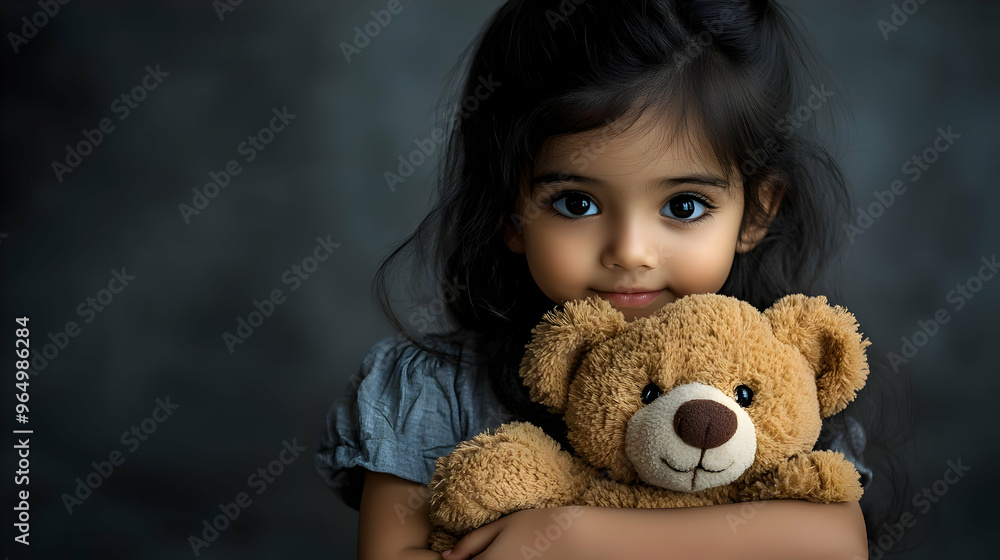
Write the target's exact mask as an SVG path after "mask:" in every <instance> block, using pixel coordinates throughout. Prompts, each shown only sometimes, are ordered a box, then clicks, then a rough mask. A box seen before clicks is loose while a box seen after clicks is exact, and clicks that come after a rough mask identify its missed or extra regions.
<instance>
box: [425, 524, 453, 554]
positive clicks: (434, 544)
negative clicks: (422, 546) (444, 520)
mask: <svg viewBox="0 0 1000 560" xmlns="http://www.w3.org/2000/svg"><path fill="white" fill-rule="evenodd" d="M427 542H428V544H429V545H430V547H431V550H433V551H434V552H444V551H446V550H448V549H450V548H455V544H456V543H457V542H458V537H456V536H454V535H451V534H450V533H448V532H446V531H442V530H441V529H435V530H433V531H431V536H430V538H429V539H428V541H427Z"/></svg>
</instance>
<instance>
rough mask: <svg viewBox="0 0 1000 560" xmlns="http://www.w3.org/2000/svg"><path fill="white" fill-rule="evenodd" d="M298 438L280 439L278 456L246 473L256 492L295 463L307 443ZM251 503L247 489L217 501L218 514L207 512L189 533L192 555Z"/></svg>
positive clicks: (262, 489)
mask: <svg viewBox="0 0 1000 560" xmlns="http://www.w3.org/2000/svg"><path fill="white" fill-rule="evenodd" d="M297 439H298V438H293V439H292V442H291V443H289V442H288V441H287V440H285V441H282V442H281V445H282V449H281V451H280V452H278V456H277V458H275V459H273V460H272V461H270V462H269V463H268V464H267V465H265V466H263V467H261V468H258V469H257V470H255V471H254V472H252V473H250V476H248V477H247V486H249V487H250V488H253V489H255V495H257V496H259V495H261V494H263V493H264V491H265V490H267V488H268V486H269V485H271V484H273V483H274V481H275V480H276V479H277V478H278V477H279V476H281V474H282V473H284V472H285V467H287V466H289V465H291V464H292V463H294V462H295V460H296V459H298V458H299V455H300V454H301V453H302V452H303V451H306V447H304V446H301V445H299V444H298V441H297ZM251 504H253V500H252V499H251V498H250V494H249V493H247V492H239V493H237V494H236V496H235V498H234V499H233V501H232V502H229V503H220V504H219V514H218V515H214V516H211V515H210V516H209V517H206V518H205V519H203V520H202V521H201V527H202V529H201V533H200V535H195V534H193V533H192V534H189V535H188V538H187V541H188V545H190V546H191V552H193V553H194V555H195V556H201V553H202V549H205V548H208V547H210V546H211V545H212V543H214V542H215V541H216V540H218V538H219V535H221V534H222V532H223V531H225V530H226V529H228V528H229V527H231V526H232V524H233V522H235V521H236V520H237V519H238V518H239V516H240V514H241V513H242V512H243V510H245V509H246V508H248V507H250V505H251Z"/></svg>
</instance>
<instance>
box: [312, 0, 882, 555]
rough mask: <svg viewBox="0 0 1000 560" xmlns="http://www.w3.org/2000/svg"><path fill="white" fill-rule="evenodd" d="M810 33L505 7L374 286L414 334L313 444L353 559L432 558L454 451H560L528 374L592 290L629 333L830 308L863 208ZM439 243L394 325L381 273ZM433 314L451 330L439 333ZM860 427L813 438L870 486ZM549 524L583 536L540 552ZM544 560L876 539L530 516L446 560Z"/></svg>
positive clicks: (701, 523)
mask: <svg viewBox="0 0 1000 560" xmlns="http://www.w3.org/2000/svg"><path fill="white" fill-rule="evenodd" d="M795 29H796V28H795V27H794V26H793V25H792V23H791V20H790V18H789V15H788V13H787V12H786V11H785V10H784V9H783V8H781V7H780V6H778V5H777V4H775V3H774V2H771V1H745V0H744V1H718V0H714V1H707V0H703V1H681V0H628V1H625V0H607V1H598V0H588V1H586V2H584V1H582V0H574V1H572V2H570V1H568V0H548V1H541V0H509V1H508V2H507V3H505V4H504V5H503V6H501V7H500V8H499V10H498V11H497V13H496V14H495V15H494V16H493V17H492V18H491V20H490V21H489V22H488V24H487V26H486V28H485V29H484V31H483V33H482V35H481V36H480V38H479V39H478V41H477V42H476V44H475V49H474V54H473V57H472V60H471V64H470V65H469V67H468V72H467V74H466V76H465V80H464V86H463V90H462V94H461V100H460V101H459V103H458V108H457V109H456V110H455V111H456V113H455V114H454V116H453V117H452V118H451V120H450V124H451V125H452V126H451V128H450V130H449V135H448V139H447V146H446V157H445V159H444V162H443V165H444V167H443V171H442V173H441V175H440V191H439V201H438V203H437V205H436V207H435V208H434V209H433V210H432V212H431V213H430V215H429V216H428V217H427V218H426V219H425V220H424V221H423V222H422V223H421V224H420V226H419V228H418V230H417V231H416V232H415V233H414V234H412V235H411V236H410V237H409V238H408V239H407V240H406V243H405V244H404V245H403V246H401V247H399V248H398V249H397V250H396V251H395V252H393V253H392V255H390V256H389V258H388V259H387V260H386V261H385V262H383V263H382V266H381V267H380V268H379V271H378V274H377V282H378V284H379V288H380V292H379V293H380V297H381V300H382V304H383V308H384V309H385V311H386V313H387V314H388V316H389V318H390V320H391V322H392V324H393V326H394V327H395V328H396V330H398V331H399V332H400V333H401V334H399V335H397V336H394V337H390V338H387V339H385V340H382V341H380V342H379V343H378V344H376V345H375V346H374V347H373V348H372V349H371V351H370V352H369V353H368V355H367V356H366V357H365V359H364V361H363V363H362V367H361V372H360V376H359V377H356V378H355V379H353V380H352V383H351V386H350V388H349V390H348V392H347V394H346V395H345V396H344V397H343V399H342V400H340V401H338V403H336V404H335V405H334V407H333V409H332V410H331V412H330V415H329V418H328V423H327V431H326V433H325V437H324V439H323V441H321V442H320V445H319V446H318V452H317V467H318V468H319V470H320V471H321V472H322V474H323V475H324V477H325V479H326V482H327V483H328V484H329V485H330V486H331V487H333V488H334V489H335V490H337V492H338V493H339V495H340V497H341V499H343V500H344V501H345V502H346V503H348V504H349V505H351V506H352V507H355V508H360V520H359V524H360V525H359V535H358V553H359V557H360V558H363V559H368V558H371V559H375V558H378V559H390V558H414V559H416V558H427V559H431V558H437V557H439V556H438V555H437V554H436V553H434V552H431V551H429V550H428V546H427V538H428V535H429V533H430V524H429V517H428V504H427V498H428V496H429V494H428V492H427V490H426V488H425V487H426V485H427V483H428V482H429V481H430V478H431V475H432V474H433V472H434V462H435V459H437V458H438V457H440V456H443V455H446V454H448V453H449V452H450V451H451V450H452V449H453V448H454V447H455V445H456V444H457V443H458V442H460V441H462V440H466V439H471V438H472V437H473V436H474V435H476V434H478V433H480V432H483V431H485V430H486V429H495V428H496V427H497V426H499V425H500V424H501V423H503V422H505V421H508V420H511V419H523V420H528V421H531V422H534V423H536V424H538V425H540V426H542V427H543V428H544V429H545V430H546V431H547V432H548V433H549V434H550V435H552V436H553V437H554V438H555V439H557V440H558V441H560V443H561V444H562V445H563V446H564V448H567V449H569V445H568V442H566V439H565V426H564V425H563V424H562V422H561V420H560V419H559V418H557V417H554V416H553V415H551V414H549V413H548V412H547V411H546V410H545V409H544V408H543V407H541V406H538V405H535V404H533V403H531V402H530V400H529V399H528V396H527V391H526V389H525V388H524V387H523V385H522V384H521V382H520V379H519V377H518V365H519V362H520V359H521V357H522V355H523V353H524V346H525V344H526V343H527V342H528V340H529V338H530V331H531V328H532V327H533V326H534V325H536V324H537V323H538V322H539V321H540V320H541V317H542V315H543V314H544V313H545V312H546V311H548V310H550V309H552V308H554V307H555V306H557V305H561V304H563V303H564V302H566V301H568V300H571V299H577V298H584V297H587V296H589V295H594V294H598V295H600V296H601V297H604V298H606V299H607V300H608V301H610V302H611V303H612V305H613V306H615V307H616V308H618V309H619V310H621V311H622V313H624V314H625V316H626V318H627V319H629V320H632V319H634V318H636V317H642V316H646V315H649V314H651V313H653V312H654V311H656V310H657V309H659V308H660V307H662V306H663V305H665V304H667V303H669V302H671V301H674V300H675V299H677V298H680V297H682V296H684V295H687V294H695V293H710V292H717V293H722V294H727V295H732V296H735V297H737V298H740V299H743V300H745V301H748V302H750V303H751V304H753V305H754V306H756V307H757V308H759V309H765V308H767V307H768V306H770V305H771V304H772V303H773V302H774V301H776V300H777V299H778V298H780V297H781V296H783V295H785V294H788V293H796V292H800V293H807V294H818V293H824V294H826V295H828V296H830V295H831V290H830V289H829V287H824V286H822V285H821V284H819V281H820V280H821V279H822V278H823V276H822V273H823V271H824V265H825V264H826V262H827V261H828V260H829V259H830V258H832V257H833V256H835V254H836V251H837V249H838V244H839V243H838V242H839V241H840V239H841V237H842V236H840V235H838V228H839V225H840V224H842V223H844V222H846V221H847V220H846V218H845V216H846V215H847V208H848V207H849V206H848V202H849V200H848V198H849V197H848V196H847V189H846V187H845V183H844V179H843V177H842V175H841V173H840V171H839V168H838V166H837V164H836V162H835V161H834V160H833V158H832V157H831V156H830V155H829V154H828V152H827V151H826V150H825V148H823V147H822V144H821V143H820V142H819V141H818V140H817V138H816V137H817V134H816V125H817V121H818V120H819V119H820V118H821V117H823V116H825V115H828V114H831V113H832V104H833V103H836V102H837V101H838V100H839V97H837V96H836V95H835V94H834V93H833V90H832V84H831V83H830V82H829V81H828V80H824V79H822V78H821V77H820V75H819V74H818V73H816V72H815V69H814V66H815V64H816V61H815V60H814V59H813V58H811V57H810V56H809V50H808V49H807V48H806V47H804V46H803V44H802V43H801V41H800V37H799V32H797V31H795ZM424 242H429V243H431V244H432V245H431V247H432V251H431V254H430V258H427V256H426V255H425V254H422V253H421V254H420V255H419V256H420V257H422V258H419V259H416V260H417V261H419V262H425V263H428V264H429V265H430V268H429V270H430V272H431V273H432V274H433V278H434V280H435V282H434V285H433V287H434V289H435V290H436V292H435V294H434V295H436V296H437V297H436V298H435V299H433V301H432V302H431V304H429V305H427V306H426V307H424V308H422V309H420V310H418V312H414V313H413V314H411V315H410V316H409V317H407V318H406V323H407V324H403V322H401V321H400V320H399V319H398V318H397V317H396V315H395V313H394V312H393V310H392V309H391V307H390V305H389V304H388V296H387V287H386V278H387V276H388V275H389V273H390V270H391V269H392V266H393V264H394V263H396V262H397V259H398V257H399V256H401V255H402V254H401V250H402V249H404V248H406V247H416V248H418V249H423V246H422V245H421V243H424ZM402 274H403V275H405V276H404V277H405V278H407V279H411V278H415V277H417V276H416V275H415V273H414V272H413V271H412V270H411V269H409V268H407V269H406V270H405V271H404V272H403V273H402ZM411 283H412V281H411ZM432 297H433V296H432ZM435 316H436V318H439V319H441V320H442V321H447V327H449V328H444V329H441V331H442V332H436V333H431V332H429V331H430V327H431V323H430V322H428V321H427V319H428V318H435ZM864 435H865V434H864V432H863V430H861V428H860V426H859V424H858V423H857V422H856V421H854V420H852V419H850V418H848V417H846V416H841V417H840V418H839V419H838V420H837V421H834V422H827V423H826V425H825V426H824V433H823V436H822V441H821V443H823V444H825V446H826V447H828V448H833V449H836V450H838V451H842V452H844V453H845V455H846V456H847V458H848V459H849V460H851V461H852V462H854V463H855V465H856V466H857V468H858V470H859V472H860V473H861V475H862V482H863V483H864V484H866V485H867V483H868V482H869V481H870V480H872V475H871V470H870V469H869V468H868V467H866V465H865V464H864V463H862V461H861V459H862V451H863V449H864ZM570 513H572V515H569V514H570ZM560 514H562V517H558V516H559V515H560ZM556 519H562V520H565V519H572V523H570V524H569V526H568V527H561V530H560V533H559V537H558V538H555V539H545V540H542V539H540V538H539V535H544V534H545V530H546V528H549V527H550V526H551V525H552V524H553V523H555V521H554V520H556ZM550 533H551V532H550ZM543 555H544V557H545V558H548V559H553V560H554V559H559V558H575V559H580V558H594V559H599V558H691V557H698V558H732V557H740V558H758V557H760V558H764V557H767V558H775V557H782V558H784V557H795V558H800V557H809V558H819V557H830V558H834V557H837V558H852V557H860V558H865V557H866V555H867V547H866V526H865V521H864V518H863V517H862V511H861V509H860V507H859V504H857V503H842V504H813V503H807V502H802V501H795V500H782V501H774V502H765V503H764V504H763V505H755V506H753V507H750V506H746V505H741V504H731V505H720V506H711V507H702V508H688V509H677V510H663V509H651V510H633V509H611V508H582V509H574V510H573V511H572V512H569V511H566V509H565V508H555V510H545V509H530V510H524V511H519V512H515V513H512V514H510V515H507V516H504V517H502V518H500V519H499V520H497V521H495V522H493V523H490V524H488V525H486V526H484V527H482V528H480V529H478V530H476V531H473V532H471V533H469V534H468V535H466V536H465V537H464V538H463V539H461V540H460V541H459V543H458V544H457V545H456V546H455V548H454V549H453V550H451V551H450V552H449V553H448V554H446V555H445V557H446V558H448V559H449V560H465V559H466V558H471V557H473V556H475V557H476V558H496V559H501V558H502V559H505V560H506V559H509V558H531V557H536V556H543Z"/></svg>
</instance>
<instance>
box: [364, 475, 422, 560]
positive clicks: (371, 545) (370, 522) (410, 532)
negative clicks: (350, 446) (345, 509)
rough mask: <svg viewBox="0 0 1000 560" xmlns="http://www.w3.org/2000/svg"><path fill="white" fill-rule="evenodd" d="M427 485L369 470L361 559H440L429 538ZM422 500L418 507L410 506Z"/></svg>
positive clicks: (365, 491)
mask: <svg viewBox="0 0 1000 560" xmlns="http://www.w3.org/2000/svg"><path fill="white" fill-rule="evenodd" d="M423 495H424V487H423V486H422V485H420V484H417V483H415V482H410V481H409V480H404V479H402V478H399V477H398V476H395V475H391V474H385V473H378V472H372V471H368V472H367V473H366V474H365V487H364V490H363V491H362V492H361V508H360V514H359V516H358V560H440V558H441V555H440V554H438V553H436V552H434V551H432V550H430V549H429V546H428V544H427V539H428V538H429V537H430V534H431V522H430V513H429V506H428V504H427V503H425V502H426V501H427V500H414V496H423ZM415 502H421V505H420V507H419V508H417V509H413V508H412V507H411V506H413V505H416V503H415Z"/></svg>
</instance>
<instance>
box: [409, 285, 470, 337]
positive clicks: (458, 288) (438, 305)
mask: <svg viewBox="0 0 1000 560" xmlns="http://www.w3.org/2000/svg"><path fill="white" fill-rule="evenodd" d="M468 289H469V287H468V286H463V285H460V284H458V283H457V282H455V281H453V280H449V281H448V282H446V283H445V286H444V295H443V296H440V297H436V298H434V299H432V300H431V301H429V302H428V303H425V304H423V305H420V306H418V307H416V308H414V309H412V310H411V311H410V314H409V323H410V325H412V326H413V327H415V328H416V331H417V332H419V333H421V334H423V333H426V332H428V331H429V330H430V327H431V324H432V323H435V322H436V321H437V318H438V317H440V316H441V315H444V314H445V312H446V311H447V310H448V304H449V303H451V302H453V301H455V300H456V299H458V296H459V294H460V293H461V292H464V291H468Z"/></svg>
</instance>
